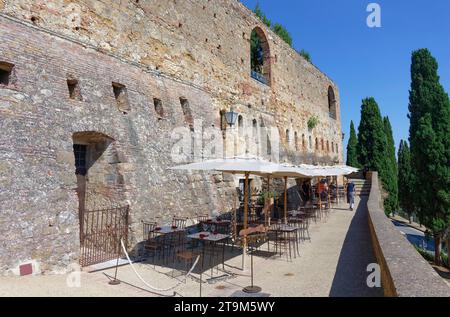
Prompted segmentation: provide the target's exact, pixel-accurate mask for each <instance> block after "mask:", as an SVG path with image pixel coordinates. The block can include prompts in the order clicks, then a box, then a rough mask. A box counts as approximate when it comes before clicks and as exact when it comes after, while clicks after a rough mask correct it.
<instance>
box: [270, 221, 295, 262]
mask: <svg viewBox="0 0 450 317" xmlns="http://www.w3.org/2000/svg"><path fill="white" fill-rule="evenodd" d="M269 230H270V231H272V232H275V233H276V239H278V235H279V234H281V235H282V237H283V238H285V239H287V241H289V254H290V253H291V240H292V239H291V238H292V237H291V235H294V239H293V240H294V257H295V258H296V257H297V256H296V255H297V254H298V255H300V251H299V248H298V230H299V228H297V227H293V226H290V225H276V226H273V227H272V228H270V229H269ZM295 251H297V252H295ZM280 252H281V251H280Z"/></svg>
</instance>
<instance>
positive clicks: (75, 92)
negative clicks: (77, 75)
mask: <svg viewBox="0 0 450 317" xmlns="http://www.w3.org/2000/svg"><path fill="white" fill-rule="evenodd" d="M67 88H68V89H69V98H70V99H73V100H79V101H81V100H82V98H81V90H80V86H79V85H78V80H76V79H68V80H67Z"/></svg>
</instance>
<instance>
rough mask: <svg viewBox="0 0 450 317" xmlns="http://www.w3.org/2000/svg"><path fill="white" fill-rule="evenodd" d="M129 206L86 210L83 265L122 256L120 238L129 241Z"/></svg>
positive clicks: (84, 215) (82, 246)
mask: <svg viewBox="0 0 450 317" xmlns="http://www.w3.org/2000/svg"><path fill="white" fill-rule="evenodd" d="M128 215H129V207H128V206H125V207H120V208H110V209H102V210H86V211H84V214H83V216H82V226H81V258H80V264H81V266H83V267H85V266H89V265H93V264H98V263H102V262H106V261H109V260H113V259H116V258H117V257H118V256H122V255H123V252H122V249H121V248H120V239H123V240H124V242H125V244H127V241H128Z"/></svg>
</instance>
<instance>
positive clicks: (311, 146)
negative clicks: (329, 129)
mask: <svg viewBox="0 0 450 317" xmlns="http://www.w3.org/2000/svg"><path fill="white" fill-rule="evenodd" d="M312 148H313V144H312V137H311V136H309V149H310V150H312Z"/></svg>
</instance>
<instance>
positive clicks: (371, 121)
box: [357, 97, 393, 214]
mask: <svg viewBox="0 0 450 317" xmlns="http://www.w3.org/2000/svg"><path fill="white" fill-rule="evenodd" d="M387 147H388V145H387V138H386V133H385V132H384V123H383V119H382V117H381V113H380V109H379V107H378V104H377V102H376V101H375V99H374V98H372V97H371V98H366V99H364V100H363V101H362V106H361V122H360V124H359V128H358V146H357V153H358V161H359V163H360V164H361V166H363V167H366V168H368V169H369V170H370V171H377V172H378V173H379V177H380V179H381V182H382V184H383V188H384V190H385V191H387V192H388V193H389V188H390V182H389V181H390V179H391V176H390V175H389V174H390V173H391V171H390V168H389V165H388V160H387V159H386V157H387V156H386V151H387ZM384 209H385V212H386V214H390V213H391V212H392V211H393V209H392V206H391V204H390V200H389V199H385V201H384Z"/></svg>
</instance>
